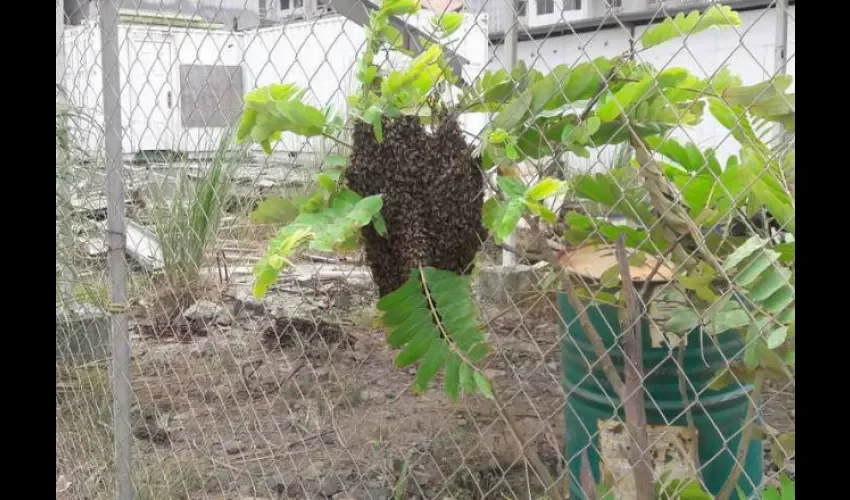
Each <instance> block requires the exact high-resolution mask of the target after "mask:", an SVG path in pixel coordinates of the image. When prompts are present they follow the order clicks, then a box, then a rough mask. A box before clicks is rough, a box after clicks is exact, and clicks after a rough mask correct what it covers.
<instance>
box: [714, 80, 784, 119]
mask: <svg viewBox="0 0 850 500" xmlns="http://www.w3.org/2000/svg"><path fill="white" fill-rule="evenodd" d="M792 81H793V78H792V77H791V76H790V75H777V76H776V77H774V78H773V79H772V80H768V81H766V82H761V83H757V84H755V85H747V86H735V87H729V88H727V89H725V90H724V91H723V93H722V96H723V100H725V101H726V103H727V104H729V105H730V106H744V107H749V106H753V105H756V104H758V103H761V102H765V101H769V100H772V99H773V98H775V97H777V96H778V97H784V93H785V91H786V90H787V89H788V87H790V86H791V82H792ZM785 111H786V109H784V108H783V109H782V110H780V111H779V113H784V112H785Z"/></svg>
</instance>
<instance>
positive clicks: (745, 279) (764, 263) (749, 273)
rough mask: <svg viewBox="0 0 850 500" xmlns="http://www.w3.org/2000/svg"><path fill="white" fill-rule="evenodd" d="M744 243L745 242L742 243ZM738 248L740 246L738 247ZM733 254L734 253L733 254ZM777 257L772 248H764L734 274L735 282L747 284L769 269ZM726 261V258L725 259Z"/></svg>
mask: <svg viewBox="0 0 850 500" xmlns="http://www.w3.org/2000/svg"><path fill="white" fill-rule="evenodd" d="M744 244H745V245H746V243H744ZM739 248H740V247H739ZM733 255H734V254H733ZM778 258H779V254H778V253H776V252H774V251H772V250H764V251H762V252H761V254H759V255H756V256H755V257H754V258H753V259H751V260H750V261H749V262H748V263H747V264H746V265H745V266H744V267H743V269H741V271H740V272H739V273H738V275H737V276H735V284H736V285H738V286H749V285H751V284H752V283H753V282H754V281H755V280H756V279H758V277H759V276H761V275H762V273H764V272H765V271H767V270H768V269H770V267H771V266H772V265H773V263H774V262H776V260H777V259H778ZM727 262H728V260H727Z"/></svg>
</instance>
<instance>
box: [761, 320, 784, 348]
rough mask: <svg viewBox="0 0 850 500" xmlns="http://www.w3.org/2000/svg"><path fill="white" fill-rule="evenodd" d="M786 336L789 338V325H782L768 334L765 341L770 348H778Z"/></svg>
mask: <svg viewBox="0 0 850 500" xmlns="http://www.w3.org/2000/svg"><path fill="white" fill-rule="evenodd" d="M786 338H788V327H787V326H780V327H779V328H775V329H773V330H771V331H770V332H769V333H768V334H767V339H765V342H767V347H768V349H776V348H777V347H779V346H781V345H782V344H783V343H784V342H785V339H786Z"/></svg>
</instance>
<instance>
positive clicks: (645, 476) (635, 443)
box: [616, 233, 655, 500]
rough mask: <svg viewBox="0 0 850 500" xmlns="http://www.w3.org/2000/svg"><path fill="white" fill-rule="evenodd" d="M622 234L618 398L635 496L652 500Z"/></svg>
mask: <svg viewBox="0 0 850 500" xmlns="http://www.w3.org/2000/svg"><path fill="white" fill-rule="evenodd" d="M625 241H626V240H625V235H623V234H622V233H621V234H620V235H619V236H618V237H617V247H616V254H617V262H618V264H619V266H620V277H621V282H622V284H623V299H624V302H625V306H624V307H623V308H622V309H621V310H620V326H621V329H622V332H623V344H624V349H623V350H624V351H625V354H626V360H627V363H625V365H626V366H625V373H626V381H625V390H624V393H625V394H624V396H625V397H623V398H622V399H621V401H622V403H623V407H624V410H625V413H626V428H628V430H629V434H630V435H631V437H632V447H631V449H630V450H629V462H631V466H632V468H633V469H634V471H635V495H636V497H635V498H636V500H653V499H654V497H655V487H654V485H653V478H652V467H650V465H649V462H647V460H646V458H645V456H646V453H647V451H648V450H649V437H648V436H647V432H646V408H645V401H644V387H643V377H644V371H643V339H642V336H641V323H640V319H641V314H640V311H639V310H638V302H637V292H636V290H635V288H634V285H633V283H632V276H631V271H630V269H629V259H628V257H627V256H626V243H625Z"/></svg>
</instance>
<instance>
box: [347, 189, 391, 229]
mask: <svg viewBox="0 0 850 500" xmlns="http://www.w3.org/2000/svg"><path fill="white" fill-rule="evenodd" d="M383 205H384V201H383V198H382V197H381V195H379V194H376V195H372V196H367V197H366V198H363V199H362V200H360V201H358V202H357V204H356V205H355V206H354V208H353V209H352V210H351V212H349V214H348V218H349V219H350V220H353V221H354V222H355V223H356V224H357V225H358V226H360V227H363V226H366V225H368V224H369V223H370V222H371V221H372V218H373V217H375V216H376V215H377V214H378V213H379V212H380V211H381V207H382V206H383Z"/></svg>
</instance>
